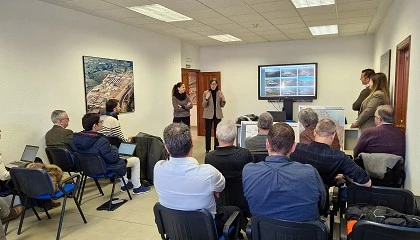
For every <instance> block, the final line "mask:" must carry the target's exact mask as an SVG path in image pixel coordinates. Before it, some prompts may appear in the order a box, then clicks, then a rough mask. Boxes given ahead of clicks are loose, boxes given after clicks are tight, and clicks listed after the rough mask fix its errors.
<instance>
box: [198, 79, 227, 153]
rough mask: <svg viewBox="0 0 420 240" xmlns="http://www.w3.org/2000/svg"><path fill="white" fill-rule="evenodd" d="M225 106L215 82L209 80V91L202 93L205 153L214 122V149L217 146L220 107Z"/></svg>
mask: <svg viewBox="0 0 420 240" xmlns="http://www.w3.org/2000/svg"><path fill="white" fill-rule="evenodd" d="M225 104H226V100H225V96H224V95H223V93H222V92H221V91H219V87H218V86H217V80H214V79H213V80H210V89H209V90H206V91H204V93H203V108H204V111H203V118H205V120H206V153H207V152H209V151H210V149H211V147H210V145H211V127H212V124H213V122H214V136H215V138H214V148H216V146H219V142H218V141H217V138H216V127H217V124H219V122H220V121H221V119H222V118H223V112H222V107H224V106H225Z"/></svg>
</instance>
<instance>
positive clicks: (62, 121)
mask: <svg viewBox="0 0 420 240" xmlns="http://www.w3.org/2000/svg"><path fill="white" fill-rule="evenodd" d="M51 121H52V122H53V123H54V125H53V127H52V128H51V129H50V130H49V131H48V132H47V133H46V134H45V145H46V146H47V147H52V146H56V147H64V148H67V149H71V143H72V141H73V131H72V130H70V129H66V128H67V127H68V125H69V121H70V119H69V116H68V115H67V113H66V112H65V111H63V110H54V111H53V112H52V113H51Z"/></svg>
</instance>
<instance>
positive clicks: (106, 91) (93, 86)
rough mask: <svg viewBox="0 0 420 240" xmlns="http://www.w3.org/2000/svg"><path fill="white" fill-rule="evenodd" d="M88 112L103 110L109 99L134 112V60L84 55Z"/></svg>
mask: <svg viewBox="0 0 420 240" xmlns="http://www.w3.org/2000/svg"><path fill="white" fill-rule="evenodd" d="M83 72H84V83H85V102H86V112H102V111H103V109H104V108H105V103H106V102H107V101H108V100H109V99H117V100H118V101H119V102H120V106H121V112H122V113H124V112H134V75H133V62H132V61H127V60H117V59H108V58H100V57H90V56H83Z"/></svg>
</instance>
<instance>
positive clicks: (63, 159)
mask: <svg viewBox="0 0 420 240" xmlns="http://www.w3.org/2000/svg"><path fill="white" fill-rule="evenodd" d="M45 152H46V153H47V156H48V159H49V160H50V162H51V163H52V164H55V165H57V166H59V167H60V168H61V170H63V171H65V172H74V171H76V170H77V169H76V164H75V162H74V159H73V155H72V154H71V152H70V151H69V150H68V149H66V148H63V147H46V148H45Z"/></svg>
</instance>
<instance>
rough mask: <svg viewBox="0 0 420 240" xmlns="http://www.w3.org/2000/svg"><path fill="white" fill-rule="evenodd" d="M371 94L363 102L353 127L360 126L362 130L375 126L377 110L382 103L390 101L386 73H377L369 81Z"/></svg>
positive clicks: (386, 103) (385, 103)
mask: <svg viewBox="0 0 420 240" xmlns="http://www.w3.org/2000/svg"><path fill="white" fill-rule="evenodd" d="M369 88H370V95H369V96H368V97H367V98H366V99H365V100H364V101H363V102H362V106H361V107H360V110H359V117H358V118H357V120H356V122H354V123H353V124H352V125H351V127H358V128H359V129H360V130H361V131H364V130H365V129H367V128H370V127H375V116H374V115H375V111H376V108H377V107H378V106H380V105H388V104H389V102H390V100H389V99H390V97H389V88H388V81H387V78H386V75H385V74H384V73H375V74H374V75H373V76H372V77H371V78H370V81H369Z"/></svg>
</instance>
